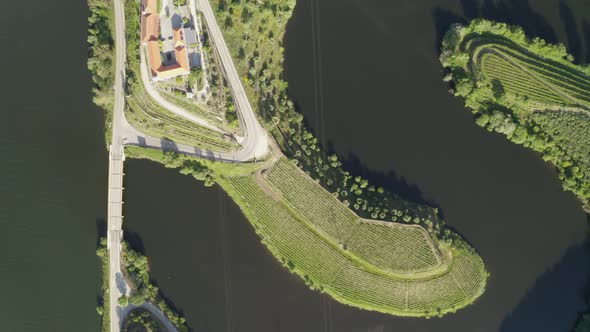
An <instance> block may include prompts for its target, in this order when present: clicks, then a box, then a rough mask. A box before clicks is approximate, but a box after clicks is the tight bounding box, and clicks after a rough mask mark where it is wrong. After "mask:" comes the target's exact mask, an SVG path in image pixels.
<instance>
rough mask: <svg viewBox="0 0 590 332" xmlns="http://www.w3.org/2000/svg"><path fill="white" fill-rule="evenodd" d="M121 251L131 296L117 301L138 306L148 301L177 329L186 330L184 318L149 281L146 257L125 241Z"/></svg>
mask: <svg viewBox="0 0 590 332" xmlns="http://www.w3.org/2000/svg"><path fill="white" fill-rule="evenodd" d="M122 252H123V255H122V258H123V260H122V265H123V268H124V270H123V272H124V274H125V278H126V280H127V281H128V282H129V283H130V286H131V289H132V290H131V296H130V297H129V298H127V297H126V296H125V295H123V296H122V298H120V299H119V303H120V304H122V305H125V304H126V303H131V304H133V305H136V306H138V305H141V304H143V303H145V302H150V303H152V304H154V305H156V306H157V307H158V308H160V310H162V312H163V313H164V314H165V315H166V317H168V319H169V320H170V322H171V323H172V324H174V326H176V327H177V328H178V330H179V331H181V332H183V331H188V327H187V325H186V319H185V318H183V317H180V315H178V314H177V313H176V312H174V311H173V310H172V309H171V308H170V306H168V304H167V303H166V301H165V300H164V299H163V298H162V297H161V296H160V295H159V292H158V287H156V286H154V285H153V284H151V283H150V275H149V271H150V267H149V263H148V260H147V257H145V256H144V255H142V254H141V253H139V252H137V251H135V250H133V249H131V248H130V246H129V244H128V243H127V242H123V243H122Z"/></svg>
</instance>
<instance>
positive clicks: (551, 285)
mask: <svg viewBox="0 0 590 332" xmlns="http://www.w3.org/2000/svg"><path fill="white" fill-rule="evenodd" d="M588 260H590V241H588V240H586V241H585V242H584V243H582V244H580V245H576V246H573V247H570V248H569V249H568V250H567V251H566V252H565V254H564V256H563V257H562V258H561V260H560V261H559V262H558V263H557V264H556V265H554V266H553V267H552V268H551V269H549V270H547V271H546V272H545V273H544V274H543V275H542V276H541V277H539V278H538V279H537V281H536V282H535V284H534V286H533V287H532V288H531V289H530V290H529V291H528V292H527V294H526V295H525V297H524V298H523V299H522V300H521V302H520V303H519V304H518V306H517V307H516V308H515V310H514V311H513V312H512V313H511V314H510V315H509V316H508V317H506V318H505V319H504V321H503V322H502V325H501V328H500V331H501V332H521V331H548V332H549V331H551V332H556V331H557V332H558V331H571V329H572V327H573V324H574V323H575V321H576V319H577V317H578V315H579V311H580V310H584V309H585V307H586V301H585V299H584V297H585V296H584V294H586V293H587V291H588V286H590V285H588V284H587V282H588V280H589V279H590V266H589V265H588V264H581V263H580V262H585V261H588ZM580 285H586V286H580ZM566 303H567V304H569V305H564V304H566Z"/></svg>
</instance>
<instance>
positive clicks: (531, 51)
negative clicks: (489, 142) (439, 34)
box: [441, 20, 590, 210]
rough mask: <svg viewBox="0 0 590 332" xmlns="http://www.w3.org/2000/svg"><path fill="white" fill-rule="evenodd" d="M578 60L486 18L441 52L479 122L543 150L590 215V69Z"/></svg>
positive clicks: (459, 31) (453, 34)
mask: <svg viewBox="0 0 590 332" xmlns="http://www.w3.org/2000/svg"><path fill="white" fill-rule="evenodd" d="M572 60H573V57H572V56H571V55H569V54H567V52H566V50H565V47H564V46H563V45H550V44H547V43H545V42H544V41H543V40H540V39H538V38H535V39H532V40H531V39H529V38H527V37H526V36H525V34H524V31H522V29H520V28H518V27H514V26H508V25H506V24H502V23H495V22H490V21H485V20H474V21H472V22H471V24H470V25H469V26H466V27H462V26H454V27H453V28H452V29H451V30H450V31H449V32H448V33H447V35H446V36H445V38H444V41H443V46H442V54H441V62H442V64H443V65H444V66H445V67H447V68H448V69H449V71H450V72H451V75H452V80H453V83H454V85H455V95H457V96H461V97H464V98H465V103H466V106H468V107H470V108H472V109H473V111H474V113H475V114H476V115H477V116H478V118H477V120H476V121H477V123H478V124H479V125H481V126H484V127H486V128H488V129H489V130H495V131H498V132H500V133H503V134H505V135H506V136H507V137H508V138H509V139H510V140H512V141H513V142H515V143H517V144H522V145H524V146H525V147H529V148H532V149H534V150H536V151H538V152H540V153H541V154H542V157H543V159H545V160H547V161H550V162H552V163H553V164H554V165H555V166H556V168H557V169H558V170H559V172H560V179H561V180H562V183H563V187H564V189H566V190H570V191H572V192H574V193H575V194H576V195H577V196H578V197H579V198H580V200H581V201H582V202H583V205H584V208H585V209H586V210H590V204H589V203H590V154H588V152H589V150H588V147H587V144H586V143H587V142H589V141H590V136H589V135H590V122H589V121H588V120H589V118H588V116H589V115H590V93H589V92H588V91H590V76H589V74H590V67H588V66H577V65H574V64H573V63H572V62H571V61H572Z"/></svg>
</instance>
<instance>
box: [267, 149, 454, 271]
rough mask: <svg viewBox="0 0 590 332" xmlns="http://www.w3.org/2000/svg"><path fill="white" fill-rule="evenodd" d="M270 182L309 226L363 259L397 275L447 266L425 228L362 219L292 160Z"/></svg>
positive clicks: (283, 160)
mask: <svg viewBox="0 0 590 332" xmlns="http://www.w3.org/2000/svg"><path fill="white" fill-rule="evenodd" d="M268 181H269V183H270V184H271V185H272V187H273V189H274V190H275V191H276V192H277V193H279V194H280V197H281V198H282V199H283V200H284V201H285V202H286V203H287V204H288V206H289V207H290V208H291V209H292V210H294V211H297V212H298V214H299V215H300V217H301V218H302V219H304V220H305V221H306V223H307V224H309V225H312V226H313V227H314V228H315V229H316V230H317V231H318V232H320V233H321V235H322V236H323V237H325V238H327V239H329V240H330V241H331V242H333V243H336V244H337V245H339V246H343V247H345V248H347V252H348V253H349V254H350V255H354V256H356V258H358V259H359V260H360V261H365V262H367V263H368V264H371V265H374V266H376V267H377V268H379V269H384V270H387V271H390V272H392V273H398V274H404V273H413V272H417V271H428V270H432V269H435V268H436V267H438V266H439V265H441V264H442V263H441V258H440V257H439V252H438V249H437V248H436V247H435V245H434V244H433V243H432V241H431V239H430V236H429V235H428V234H427V233H426V231H425V230H424V229H423V228H422V227H418V226H404V225H399V224H394V223H391V222H387V223H385V222H382V223H378V222H369V221H361V219H360V218H359V217H358V216H357V215H356V214H355V213H354V212H352V211H351V210H350V209H349V208H347V207H346V206H344V205H343V204H342V203H341V202H340V201H339V200H338V199H337V198H335V197H334V196H333V195H332V194H330V193H329V192H328V191H326V190H325V189H324V188H322V187H321V186H320V185H319V184H317V183H315V182H314V181H313V180H312V179H311V178H310V177H309V176H307V175H305V174H304V173H303V172H302V171H301V170H299V168H298V167H297V166H295V165H294V164H293V163H291V162H289V161H288V160H287V159H286V158H281V159H280V160H279V161H278V162H277V163H276V164H275V165H274V166H273V167H272V168H271V170H270V171H269V173H268Z"/></svg>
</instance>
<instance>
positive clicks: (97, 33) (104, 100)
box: [88, 0, 115, 139]
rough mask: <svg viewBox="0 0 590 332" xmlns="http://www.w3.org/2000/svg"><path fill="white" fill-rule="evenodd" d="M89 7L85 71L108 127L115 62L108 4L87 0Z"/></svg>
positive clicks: (110, 12) (106, 1) (105, 1)
mask: <svg viewBox="0 0 590 332" xmlns="http://www.w3.org/2000/svg"><path fill="white" fill-rule="evenodd" d="M88 6H89V8H90V16H89V17H88V47H89V50H88V70H90V72H91V74H92V81H93V82H94V85H95V86H94V87H93V89H92V93H93V95H94V97H93V101H94V103H95V104H96V105H98V106H100V107H101V108H102V109H104V110H105V120H106V127H107V128H110V123H111V121H112V120H111V119H112V114H111V113H112V108H113V103H114V94H113V90H112V86H113V81H114V75H113V72H114V61H115V60H114V56H115V55H114V54H115V53H114V48H113V47H114V46H113V45H114V42H113V37H112V35H111V33H112V24H113V22H111V14H112V10H111V4H110V1H109V0H88ZM107 136H109V134H108V132H107ZM107 139H108V137H107Z"/></svg>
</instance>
